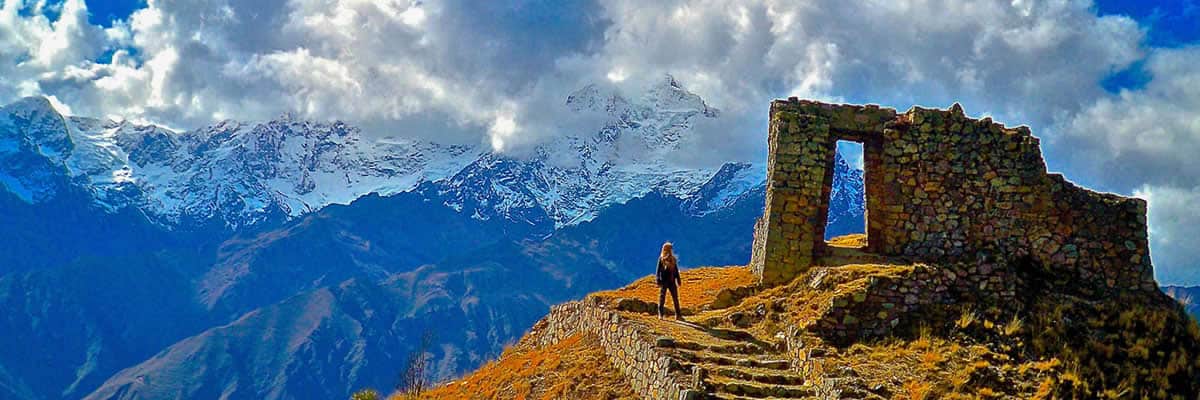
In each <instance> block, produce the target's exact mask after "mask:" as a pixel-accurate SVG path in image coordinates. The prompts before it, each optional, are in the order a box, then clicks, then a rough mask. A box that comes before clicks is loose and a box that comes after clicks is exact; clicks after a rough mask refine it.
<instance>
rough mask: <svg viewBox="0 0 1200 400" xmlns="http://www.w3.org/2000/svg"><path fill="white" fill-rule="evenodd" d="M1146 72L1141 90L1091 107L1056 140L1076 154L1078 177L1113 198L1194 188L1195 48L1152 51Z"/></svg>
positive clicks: (1197, 136) (1198, 97)
mask: <svg viewBox="0 0 1200 400" xmlns="http://www.w3.org/2000/svg"><path fill="white" fill-rule="evenodd" d="M1145 68H1146V70H1147V72H1148V73H1149V74H1150V75H1151V77H1152V78H1151V80H1150V81H1149V82H1147V83H1146V86H1145V87H1143V88H1141V89H1137V90H1122V91H1121V92H1120V93H1118V94H1116V95H1112V96H1105V97H1101V98H1099V99H1097V100H1096V101H1095V102H1094V103H1093V104H1092V105H1091V106H1089V107H1088V108H1087V109H1085V110H1083V111H1082V112H1080V113H1078V114H1075V115H1073V116H1072V117H1071V118H1070V119H1068V120H1066V122H1065V124H1064V126H1063V127H1062V128H1061V131H1062V135H1061V136H1059V137H1057V138H1055V140H1056V141H1057V142H1059V143H1062V144H1063V145H1064V146H1070V147H1072V148H1074V149H1076V151H1074V152H1071V153H1069V154H1067V155H1069V156H1070V157H1071V159H1072V161H1073V163H1072V165H1073V167H1072V168H1073V169H1074V170H1077V171H1079V174H1080V175H1085V176H1089V177H1097V178H1093V180H1096V181H1100V183H1099V184H1103V185H1107V186H1109V187H1112V188H1114V189H1115V190H1118V191H1128V190H1130V189H1131V188H1135V187H1138V186H1140V185H1142V184H1153V185H1171V186H1174V187H1179V188H1190V187H1195V186H1197V185H1200V159H1198V158H1197V157H1196V155H1197V154H1200V112H1198V111H1200V47H1190V48H1181V49H1159V50H1155V51H1154V52H1153V54H1151V56H1150V57H1149V59H1148V60H1147V61H1146V64H1145ZM1198 222H1200V221H1198Z"/></svg>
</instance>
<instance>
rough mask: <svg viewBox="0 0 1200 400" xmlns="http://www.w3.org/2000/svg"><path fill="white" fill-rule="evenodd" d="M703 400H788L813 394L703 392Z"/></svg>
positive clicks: (805, 397) (808, 397) (807, 397)
mask: <svg viewBox="0 0 1200 400" xmlns="http://www.w3.org/2000/svg"><path fill="white" fill-rule="evenodd" d="M700 398H701V399H704V400H789V399H811V398H813V396H811V395H810V396H804V397H744V396H735V395H732V394H729V393H705V394H704V395H703V396H701V397H700Z"/></svg>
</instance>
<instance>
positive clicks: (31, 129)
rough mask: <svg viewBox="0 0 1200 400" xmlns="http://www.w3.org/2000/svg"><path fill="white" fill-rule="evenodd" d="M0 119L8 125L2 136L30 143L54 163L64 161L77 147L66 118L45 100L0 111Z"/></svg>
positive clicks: (32, 99)
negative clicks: (2, 117) (70, 134)
mask: <svg viewBox="0 0 1200 400" xmlns="http://www.w3.org/2000/svg"><path fill="white" fill-rule="evenodd" d="M0 115H3V116H4V117H6V118H4V119H7V122H8V123H7V124H4V125H6V126H5V127H4V128H2V129H3V130H4V132H3V133H0V134H2V135H4V136H5V137H10V138H14V139H17V140H25V141H28V144H29V145H32V146H34V147H36V149H37V151H38V152H39V153H41V154H42V155H45V156H46V157H49V158H50V159H52V160H54V161H61V160H62V159H63V158H64V157H66V156H67V155H68V154H70V152H71V149H72V148H73V147H74V146H72V143H71V138H70V136H69V135H68V133H67V128H66V122H65V121H64V119H63V116H62V115H61V114H59V113H58V111H57V110H55V109H54V106H53V105H51V104H50V100H48V99H46V98H45V97H41V96H37V97H26V98H23V99H21V100H18V101H17V102H15V103H13V104H10V105H8V106H5V107H4V108H3V109H0ZM18 138H23V139H18Z"/></svg>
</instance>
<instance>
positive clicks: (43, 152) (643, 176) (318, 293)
mask: <svg viewBox="0 0 1200 400" xmlns="http://www.w3.org/2000/svg"><path fill="white" fill-rule="evenodd" d="M564 104H565V105H566V106H567V108H568V109H569V110H571V111H572V112H578V113H586V114H589V115H598V116H600V117H601V120H602V121H603V124H601V126H600V127H599V128H598V129H597V130H596V131H595V132H583V133H578V134H564V135H561V136H559V137H556V138H554V139H551V140H548V141H546V142H545V143H543V144H542V145H540V146H539V147H537V148H536V149H534V150H533V151H532V152H530V154H528V155H525V156H522V157H515V156H511V155H506V154H502V153H496V152H493V151H490V149H488V148H483V147H479V146H470V145H456V144H440V143H434V142H424V141H418V140H412V139H408V138H397V137H386V136H379V135H368V134H365V133H364V132H362V131H361V130H360V129H358V128H356V127H354V126H352V125H350V124H347V123H344V122H338V121H334V122H318V121H308V120H302V119H298V118H295V117H293V116H291V115H283V116H281V117H279V118H276V119H272V120H269V121H262V122H237V121H223V122H220V123H217V124H214V125H212V126H208V127H204V128H200V129H196V130H191V131H185V132H176V131H172V130H169V129H166V128H163V127H159V126H154V125H141V124H135V123H131V122H128V121H114V120H101V119H94V118H85V117H76V116H64V115H62V114H61V113H59V112H58V111H57V110H55V108H54V107H53V106H52V105H51V103H50V102H49V101H47V100H46V99H44V98H26V99H22V100H20V101H17V102H15V103H13V104H10V105H8V106H5V107H3V108H2V109H0V236H3V237H5V238H7V239H8V240H6V241H5V244H4V245H3V246H0V311H3V312H2V313H0V314H2V315H0V331H3V332H4V334H3V335H0V398H13V399H78V398H94V399H114V398H116V399H133V398H180V397H182V398H231V399H242V398H245V399H260V398H262V399H278V398H310V397H317V398H339V397H341V398H344V397H346V396H348V394H349V393H350V392H351V391H352V390H354V389H357V388H362V387H376V388H381V389H387V388H390V386H391V385H394V384H396V383H397V380H398V379H397V376H398V374H399V372H400V369H401V368H402V366H403V365H404V363H405V362H406V361H407V358H408V357H409V354H410V353H411V352H412V351H413V350H414V349H416V347H417V345H418V343H419V341H420V339H421V337H422V336H423V335H425V333H426V332H429V334H430V335H431V336H432V337H433V338H434V346H432V347H431V348H430V349H429V351H428V353H426V355H425V356H427V357H429V358H430V360H431V361H432V365H434V366H435V368H433V370H434V371H433V374H434V378H439V379H440V378H446V377H451V376H456V375H458V374H461V373H462V372H464V371H468V370H471V369H474V368H476V367H478V366H479V365H480V364H481V363H483V362H484V361H486V360H488V359H490V358H493V357H494V356H496V355H497V354H499V352H500V351H501V350H502V349H503V348H504V346H505V345H506V344H509V343H511V342H512V341H513V340H515V339H516V338H518V337H520V335H521V334H522V333H523V332H524V330H525V329H526V328H527V327H528V326H530V325H531V324H532V323H533V322H534V321H536V320H537V319H538V318H540V317H541V316H543V315H544V314H545V313H546V312H547V310H548V309H549V306H550V305H553V304H557V303H559V302H562V301H566V300H570V299H576V298H579V297H581V296H583V295H585V294H587V293H590V292H592V291H596V290H599V289H604V288H611V287H617V286H620V285H621V284H623V283H625V282H628V281H629V280H632V279H633V278H636V277H640V276H643V275H646V274H648V273H649V270H650V268H651V265H650V264H652V263H653V262H652V260H653V259H654V257H655V255H656V254H657V251H658V246H659V245H660V244H661V243H662V242H663V241H664V240H671V241H673V242H674V243H675V245H676V248H677V249H678V250H679V251H680V253H681V262H682V263H683V265H685V266H699V265H738V264H744V263H746V261H747V260H748V259H749V253H750V242H751V236H752V227H753V224H754V220H755V218H757V217H758V216H759V215H761V213H762V207H763V201H764V193H763V191H764V187H765V186H764V180H765V175H766V171H765V170H764V167H763V165H762V164H755V163H737V162H731V163H725V164H723V165H720V166H716V167H713V168H683V167H678V166H675V165H674V163H673V162H672V159H673V157H674V156H675V155H677V153H678V152H679V151H681V148H684V147H685V146H686V145H687V144H688V141H689V140H693V139H694V138H693V137H691V135H689V133H690V132H692V129H693V128H694V127H695V125H696V124H697V123H698V122H699V121H701V120H702V119H712V118H720V115H721V114H720V111H719V110H717V109H715V108H713V107H711V106H708V105H707V104H706V103H705V102H704V101H703V100H702V99H701V98H700V97H699V96H697V95H695V94H692V93H690V92H688V91H687V90H686V89H684V88H683V87H682V86H681V85H680V84H679V83H678V82H677V81H675V80H674V79H673V78H670V77H665V78H664V79H662V80H660V81H659V82H657V83H656V84H655V85H652V86H651V87H650V88H648V89H647V90H646V91H645V92H643V93H640V94H638V95H637V96H626V95H624V94H623V93H619V92H618V91H617V90H615V89H612V88H608V87H604V86H600V85H588V86H585V87H583V88H581V89H580V90H578V91H576V92H574V93H571V94H569V95H568V96H567V97H566V99H565V102H564ZM835 173H836V178H835V188H834V190H833V192H832V194H831V198H832V200H831V207H830V228H829V229H828V231H827V234H828V235H830V236H834V235H840V234H844V233H850V232H856V231H861V230H862V218H863V217H862V216H863V211H862V210H863V198H862V193H863V190H862V182H861V177H862V171H860V170H856V169H854V168H853V167H851V166H850V165H849V164H848V163H846V162H845V160H843V159H841V158H840V157H839V158H838V160H837V161H836V165H835Z"/></svg>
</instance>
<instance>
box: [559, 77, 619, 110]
mask: <svg viewBox="0 0 1200 400" xmlns="http://www.w3.org/2000/svg"><path fill="white" fill-rule="evenodd" d="M567 108H568V109H570V110H571V111H575V112H581V111H593V112H600V113H604V114H608V115H611V116H617V117H619V116H621V115H622V114H624V113H625V112H627V111H628V110H629V101H628V100H625V98H624V97H621V95H620V94H619V93H617V92H616V90H615V88H612V87H604V88H601V87H600V86H599V85H597V84H595V83H593V84H589V85H587V86H584V87H582V88H580V89H579V90H576V91H575V92H573V93H571V95H569V96H567Z"/></svg>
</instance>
